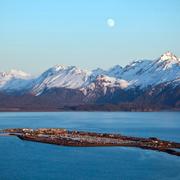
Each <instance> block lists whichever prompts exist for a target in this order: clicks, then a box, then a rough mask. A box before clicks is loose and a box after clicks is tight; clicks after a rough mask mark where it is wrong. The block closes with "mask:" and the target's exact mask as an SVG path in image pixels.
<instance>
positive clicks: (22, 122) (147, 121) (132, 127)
mask: <svg viewBox="0 0 180 180" xmlns="http://www.w3.org/2000/svg"><path fill="white" fill-rule="evenodd" d="M15 127H29V128H38V127H62V128H68V129H71V130H73V129H77V130H88V131H95V132H115V133H121V134H124V135H133V136H142V137H150V136H156V137H159V138H161V139H165V140H173V141H177V142H180V113H178V112H161V113H128V112H119V113H106V112H93V113H90V112H62V113H61V112H60V113H56V112H55V113H0V128H15ZM11 179H12V180H31V179H32V180H36V179H38V180H41V179H43V180H44V179H48V180H51V179H58V180H59V179H60V180H64V179H65V180H68V179H75V180H76V179H78V180H81V179H82V180H86V179H87V180H88V179H90V180H93V179H97V180H101V179H103V180H104V179H105V180H106V179H112V180H114V179H115V180H116V179H117V180H119V179H120V180H131V179H137V180H139V179H140V180H144V179H146V180H156V179H157V180H159V179H161V180H170V179H175V180H179V179H180V158H179V157H176V156H171V155H168V154H165V153H160V152H153V151H149V150H141V149H138V148H124V147H93V148H86V147H85V148H84V147H83V148H77V147H61V146H56V145H48V144H41V143H35V142H28V141H21V140H19V139H18V138H16V137H0V180H11Z"/></svg>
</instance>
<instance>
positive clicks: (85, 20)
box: [0, 0, 180, 73]
mask: <svg viewBox="0 0 180 180" xmlns="http://www.w3.org/2000/svg"><path fill="white" fill-rule="evenodd" d="M108 18H112V19H113V20H114V21H115V26H114V27H109V26H108V25H107V19H108ZM168 50H169V51H172V52H173V53H174V54H176V55H177V56H179V57H180V0H151V1H147V0H64V1H61V0H29V1H28V0H26V1H25V0H0V71H7V70H9V69H21V70H24V71H27V72H29V73H40V72H42V71H44V70H46V69H48V68H49V67H52V66H54V65H56V64H62V65H75V66H78V67H80V68H85V69H94V68H97V67H100V68H104V69H107V68H110V67H112V66H113V65H116V64H120V65H122V66H125V65H126V64H128V63H129V62H131V61H133V60H136V59H154V58H158V57H159V56H160V55H161V54H163V53H164V52H166V51H168Z"/></svg>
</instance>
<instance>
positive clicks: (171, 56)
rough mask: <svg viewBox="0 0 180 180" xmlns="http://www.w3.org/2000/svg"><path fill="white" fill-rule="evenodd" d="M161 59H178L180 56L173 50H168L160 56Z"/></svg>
mask: <svg viewBox="0 0 180 180" xmlns="http://www.w3.org/2000/svg"><path fill="white" fill-rule="evenodd" d="M160 60H162V61H170V60H174V61H178V58H177V57H176V56H175V55H174V54H173V53H172V52H170V51H167V52H166V53H164V54H163V55H162V56H161V57H160Z"/></svg>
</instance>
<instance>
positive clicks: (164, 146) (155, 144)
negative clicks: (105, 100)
mask: <svg viewBox="0 0 180 180" xmlns="http://www.w3.org/2000/svg"><path fill="white" fill-rule="evenodd" d="M2 133H5V134H7V135H8V136H16V137H18V138H19V139H21V140H26V141H32V142H39V143H46V144H54V145H60V146H70V147H109V146H111V147H115V146H116V147H117V146H119V147H129V148H130V147H136V148H141V149H147V150H154V151H159V152H165V153H168V154H171V155H175V156H180V151H179V150H180V143H178V142H172V141H165V140H160V139H158V138H156V137H150V138H142V137H132V136H124V135H120V134H110V133H96V132H84V131H68V130H67V129H62V128H40V129H29V128H16V129H5V130H1V134H2Z"/></svg>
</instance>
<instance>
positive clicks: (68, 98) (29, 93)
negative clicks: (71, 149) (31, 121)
mask: <svg viewBox="0 0 180 180" xmlns="http://www.w3.org/2000/svg"><path fill="white" fill-rule="evenodd" d="M0 93H1V96H0V102H1V103H0V108H3V105H4V106H8V107H10V106H11V104H12V99H14V101H16V102H17V103H15V104H14V103H13V104H14V105H13V107H15V108H16V107H18V105H21V107H22V106H23V107H26V106H32V107H33V104H35V103H37V104H39V105H40V107H42V106H44V105H43V103H46V104H49V106H48V108H50V107H56V108H57V107H58V106H81V107H82V106H86V107H87V105H88V106H89V105H91V107H92V105H102V104H116V105H117V104H118V106H119V105H120V104H121V106H122V103H125V104H131V105H132V104H135V106H138V104H147V105H146V107H151V106H152V105H157V106H158V107H167V108H170V109H171V108H180V59H179V58H178V57H177V56H175V55H174V54H173V53H171V52H166V53H164V54H163V55H161V56H160V57H159V58H157V59H155V60H136V61H133V62H131V63H129V64H128V65H126V66H125V67H121V66H120V65H115V66H114V67H112V68H110V69H108V70H103V69H100V68H97V69H95V70H92V71H87V70H84V69H81V68H78V67H76V66H62V65H55V66H53V67H51V68H49V69H48V70H46V71H45V72H43V73H42V74H41V75H39V76H37V77H33V76H31V75H29V74H27V73H25V72H22V71H17V70H11V71H9V72H7V73H0ZM25 97H26V98H27V99H26V98H25ZM4 99H5V100H7V102H5V101H4ZM159 99H160V100H159ZM8 101H9V105H8ZM21 101H24V102H26V103H25V104H24V103H23V102H21ZM158 101H159V102H158ZM53 103H54V104H53ZM16 104H17V105H16ZM27 104H28V105H27ZM132 106H133V107H134V105H132ZM89 107H90V106H89Z"/></svg>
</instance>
